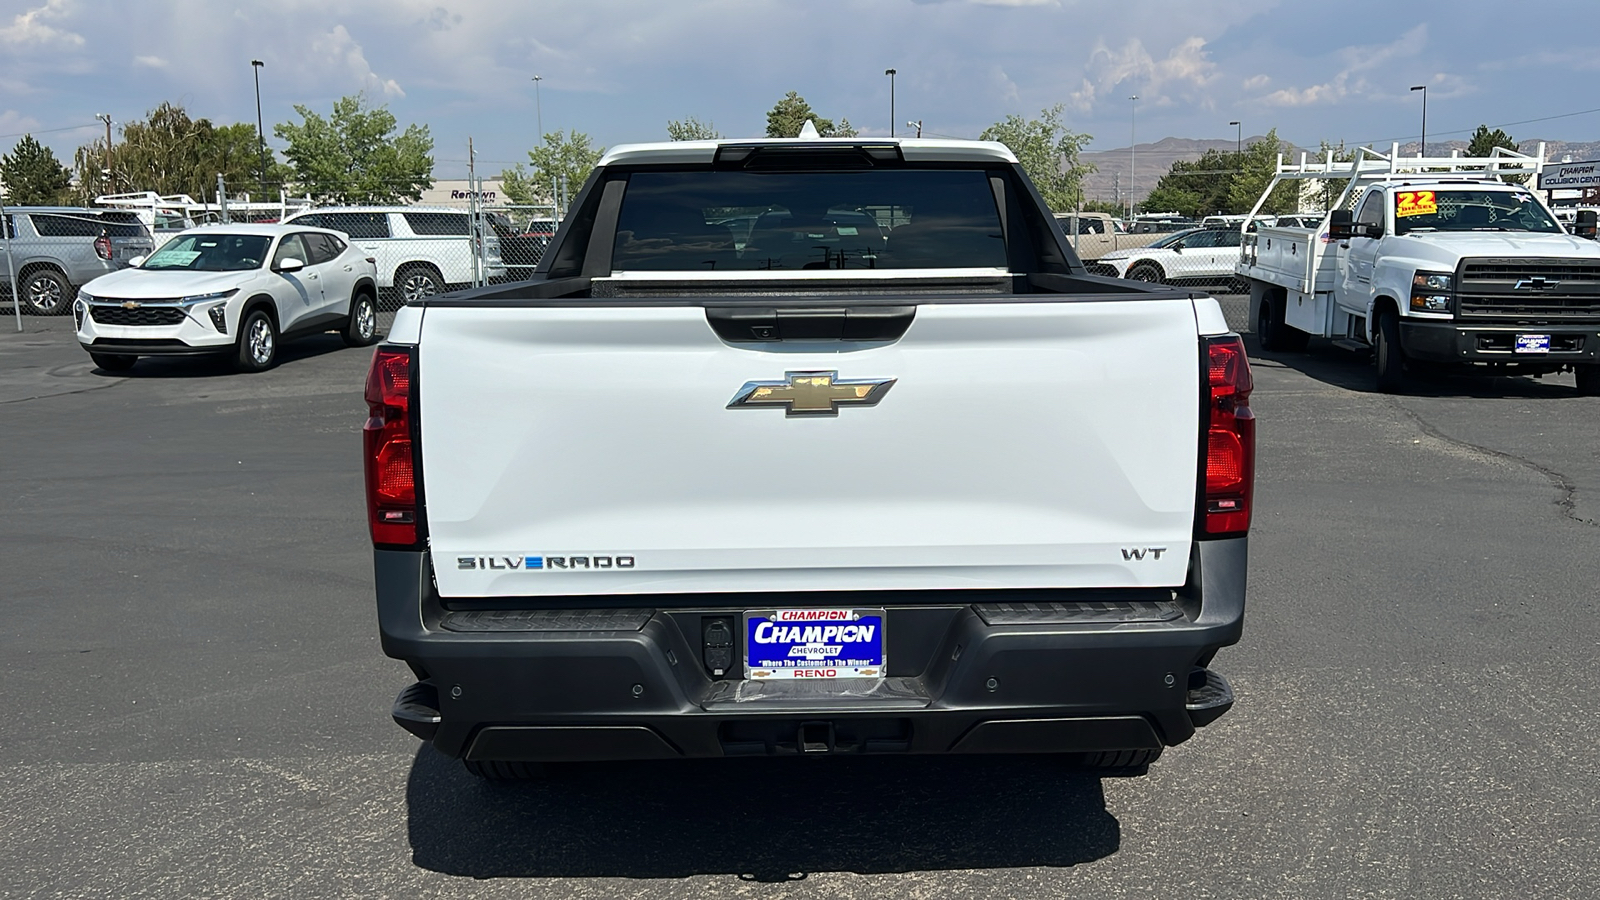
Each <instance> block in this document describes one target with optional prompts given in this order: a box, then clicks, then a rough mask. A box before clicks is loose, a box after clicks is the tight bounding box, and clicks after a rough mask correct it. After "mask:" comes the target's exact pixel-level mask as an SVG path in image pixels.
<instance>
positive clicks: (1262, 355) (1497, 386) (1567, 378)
mask: <svg viewBox="0 0 1600 900" xmlns="http://www.w3.org/2000/svg"><path fill="white" fill-rule="evenodd" d="M1245 349H1246V350H1247V351H1248V352H1249V354H1250V362H1251V364H1252V365H1254V366H1257V367H1270V366H1273V365H1278V366H1282V367H1284V368H1288V369H1293V370H1295V371H1297V372H1299V373H1301V374H1302V375H1305V376H1307V377H1309V378H1313V379H1315V380H1317V381H1320V382H1322V383H1323V384H1326V385H1330V386H1332V387H1337V388H1342V389H1344V390H1347V391H1352V392H1355V393H1360V394H1376V393H1378V387H1377V375H1376V373H1375V371H1374V370H1373V367H1372V361H1371V359H1370V358H1369V357H1366V356H1362V355H1360V354H1357V353H1354V352H1352V351H1348V350H1341V349H1339V348H1338V347H1334V346H1333V345H1332V344H1330V343H1328V342H1326V341H1316V340H1314V341H1312V342H1311V346H1310V347H1309V348H1308V349H1307V350H1306V351H1305V352H1302V353H1270V352H1267V351H1265V350H1262V349H1261V345H1260V344H1259V343H1258V342H1257V341H1256V337H1255V335H1253V334H1247V335H1245ZM1405 396H1411V397H1475V398H1512V397H1527V398H1531V399H1555V398H1559V397H1574V396H1576V390H1575V389H1574V388H1573V387H1572V375H1571V374H1564V375H1546V376H1545V377H1544V378H1543V379H1538V378H1533V377H1532V376H1527V375H1519V376H1485V375H1457V374H1452V373H1450V372H1448V371H1441V370H1430V369H1426V368H1424V369H1420V370H1419V371H1415V372H1413V373H1412V374H1411V378H1410V384H1409V385H1408V386H1407V389H1406V392H1405Z"/></svg>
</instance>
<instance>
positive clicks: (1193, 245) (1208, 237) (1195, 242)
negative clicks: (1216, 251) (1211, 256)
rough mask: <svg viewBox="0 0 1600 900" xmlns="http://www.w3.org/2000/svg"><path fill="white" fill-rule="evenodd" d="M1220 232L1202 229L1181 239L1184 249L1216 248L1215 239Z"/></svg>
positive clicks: (1212, 229)
mask: <svg viewBox="0 0 1600 900" xmlns="http://www.w3.org/2000/svg"><path fill="white" fill-rule="evenodd" d="M1221 234H1222V232H1221V231H1220V230H1218V229H1214V228H1203V229H1201V230H1199V231H1196V232H1195V233H1194V234H1191V235H1189V236H1188V237H1186V238H1184V239H1183V246H1184V247H1185V249H1191V250H1198V249H1200V248H1202V247H1215V246H1217V238H1218V236H1220V235H1221Z"/></svg>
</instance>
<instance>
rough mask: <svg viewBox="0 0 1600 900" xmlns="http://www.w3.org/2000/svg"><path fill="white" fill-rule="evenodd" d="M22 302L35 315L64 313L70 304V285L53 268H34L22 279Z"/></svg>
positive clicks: (63, 276)
mask: <svg viewBox="0 0 1600 900" xmlns="http://www.w3.org/2000/svg"><path fill="white" fill-rule="evenodd" d="M22 304H23V306H25V307H26V308H27V310H28V312H29V313H31V314H33V315H35V316H59V315H64V314H66V311H67V308H68V307H70V306H71V305H72V286H71V285H69V284H67V277H66V276H65V275H62V274H61V273H60V272H57V271H56V270H55V269H36V270H34V271H33V272H32V273H30V274H29V275H28V276H27V277H26V278H24V279H22Z"/></svg>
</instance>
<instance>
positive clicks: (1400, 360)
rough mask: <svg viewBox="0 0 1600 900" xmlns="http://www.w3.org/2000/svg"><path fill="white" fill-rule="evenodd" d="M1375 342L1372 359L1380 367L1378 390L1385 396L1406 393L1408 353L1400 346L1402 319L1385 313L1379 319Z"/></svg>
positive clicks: (1391, 313) (1390, 313)
mask: <svg viewBox="0 0 1600 900" xmlns="http://www.w3.org/2000/svg"><path fill="white" fill-rule="evenodd" d="M1375 337H1376V340H1375V341H1374V342H1373V347H1372V359H1373V362H1374V363H1376V364H1377V367H1378V390H1379V391H1381V392H1382V393H1385V394H1402V393H1405V390H1406V385H1407V383H1408V382H1409V379H1408V378H1407V377H1406V353H1405V349H1404V348H1402V347H1401V346H1400V318H1399V317H1398V316H1396V315H1395V314H1394V313H1393V312H1388V311H1385V312H1384V313H1382V314H1381V315H1379V317H1378V332H1377V334H1376V335H1375Z"/></svg>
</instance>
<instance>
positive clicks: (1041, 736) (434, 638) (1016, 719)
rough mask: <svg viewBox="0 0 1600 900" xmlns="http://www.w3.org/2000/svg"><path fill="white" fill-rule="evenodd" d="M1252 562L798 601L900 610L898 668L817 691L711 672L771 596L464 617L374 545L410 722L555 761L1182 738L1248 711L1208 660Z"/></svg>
mask: <svg viewBox="0 0 1600 900" xmlns="http://www.w3.org/2000/svg"><path fill="white" fill-rule="evenodd" d="M1246 558H1247V539H1245V538H1240V539H1236V540H1226V541H1210V542H1199V543H1197V544H1196V551H1195V553H1194V554H1193V563H1192V568H1191V577H1190V584H1189V585H1187V586H1185V588H1183V589H1181V590H1179V591H1177V592H1176V595H1172V594H1168V593H1166V592H1141V593H1137V594H1135V592H1122V593H1118V592H1098V593H1092V594H1091V593H1088V592H1070V591H1056V592H1039V591H1033V592H953V591H939V592H922V593H919V594H910V595H901V594H883V593H876V594H870V595H854V596H850V597H848V598H846V597H842V596H839V595H830V596H826V599H824V596H823V595H816V594H808V595H800V596H802V597H803V598H804V600H803V602H804V604H805V605H818V604H819V603H827V604H828V605H830V606H832V605H842V606H856V607H860V606H866V605H869V604H870V605H873V606H882V607H884V608H885V609H886V610H887V613H886V614H887V618H886V621H885V626H886V628H887V634H888V636H889V641H890V644H889V646H888V651H889V656H888V658H889V669H888V671H887V673H886V674H887V676H888V677H886V678H884V679H883V680H882V681H881V682H877V683H871V682H866V683H863V682H856V683H855V684H850V683H846V682H838V681H831V682H823V683H821V684H814V683H806V682H801V681H798V680H796V681H785V682H780V683H774V682H746V681H744V680H743V678H742V677H741V675H742V673H741V672H739V671H738V669H737V663H736V664H735V668H734V669H733V670H730V671H728V672H727V673H725V675H724V676H723V677H714V676H713V675H712V674H711V672H710V670H708V669H707V667H706V666H705V665H704V664H703V652H704V648H703V647H702V645H701V641H700V638H701V634H702V625H703V621H704V619H705V618H707V617H715V616H729V615H735V616H736V615H737V613H738V610H739V609H742V608H745V607H748V608H763V607H770V606H772V604H773V602H774V601H773V597H772V595H751V599H750V601H749V602H748V603H741V604H740V606H739V607H736V608H730V607H727V606H720V605H719V606H709V605H695V604H694V602H693V600H694V599H695V598H684V597H681V596H674V597H649V596H640V597H637V598H630V599H637V600H638V601H640V602H643V603H652V604H655V605H654V606H652V607H651V608H637V607H634V608H603V609H599V608H589V609H572V608H570V606H563V608H561V609H550V608H546V609H536V608H533V607H534V603H533V602H531V601H528V602H524V603H522V604H520V605H521V606H522V607H523V608H521V609H515V610H513V609H505V608H499V609H480V610H476V611H465V610H460V609H451V608H446V607H445V606H444V605H443V604H442V603H441V602H440V600H439V598H438V597H437V595H436V594H435V593H434V592H433V589H432V579H431V577H430V574H429V572H428V562H427V559H426V556H425V554H422V553H411V552H394V551H378V552H377V553H376V554H375V561H376V575H377V593H378V616H379V627H380V634H381V637H382V641H383V648H384V652H385V653H387V654H388V655H390V656H392V657H395V658H397V659H402V660H405V661H406V662H407V663H409V664H410V665H411V667H412V669H413V670H414V671H415V672H416V673H417V675H418V678H419V679H420V680H419V683H418V684H417V685H414V686H412V687H411V688H408V689H407V690H406V691H405V692H403V693H402V695H401V697H400V698H399V699H398V700H397V701H396V702H395V706H394V717H395V720H396V721H397V722H399V723H400V724H401V725H402V726H404V727H405V728H406V729H407V730H408V731H411V732H412V733H414V734H416V735H418V736H419V737H423V738H424V739H431V740H432V741H433V743H434V746H435V747H436V748H437V749H439V750H440V751H441V752H443V753H445V754H446V755H449V756H456V757H464V758H468V759H481V760H552V761H553V760H582V759H648V758H675V757H684V756H692V757H714V756H732V755H747V754H749V755H755V754H772V753H808V752H833V753H851V752H861V753H873V752H883V753H896V752H898V753H905V752H911V753H1003V752H1097V751H1104V750H1137V749H1154V748H1158V747H1161V746H1163V745H1170V744H1176V743H1179V742H1181V741H1184V740H1186V739H1188V738H1189V737H1191V736H1192V735H1193V734H1194V731H1195V728H1196V727H1198V726H1203V725H1205V724H1207V723H1208V722H1210V721H1212V720H1214V719H1215V718H1217V717H1218V716H1220V715H1221V714H1222V713H1223V712H1225V711H1226V710H1227V709H1228V708H1229V707H1230V706H1231V705H1232V702H1233V694H1232V690H1231V688H1230V687H1229V686H1228V684H1227V682H1226V681H1225V680H1224V679H1223V678H1222V677H1221V676H1220V675H1218V674H1217V673H1215V672H1211V671H1209V670H1208V669H1206V668H1205V666H1206V665H1207V664H1209V662H1210V660H1211V657H1212V655H1213V654H1214V653H1215V652H1216V650H1217V649H1218V648H1219V647H1223V646H1226V645H1229V644H1232V643H1235V642H1236V641H1237V640H1238V639H1239V635H1240V630H1241V627H1242V622H1243V615H1244V594H1245V563H1246ZM1153 593H1159V594H1161V595H1163V596H1164V599H1158V600H1151V599H1149V598H1150V597H1151V596H1152V594H1153ZM1024 595H1025V596H1024ZM792 596H794V595H791V597H792ZM1130 598H1131V599H1130ZM586 599H588V600H591V601H592V600H593V599H595V598H586ZM604 599H605V600H607V601H610V603H611V605H612V607H614V604H615V601H616V600H617V599H618V598H604ZM719 599H721V600H722V601H724V602H726V600H727V597H726V596H725V595H723V596H722V597H720V598H719ZM963 601H968V602H963ZM789 602H790V603H791V604H794V605H799V604H797V603H796V601H794V600H792V599H791V600H790V601H789ZM542 605H543V606H545V607H556V606H562V605H561V604H559V603H555V602H550V601H548V600H547V601H543V602H542ZM740 649H741V648H738V647H735V653H734V654H733V655H734V657H735V659H736V660H737V658H738V657H739V656H740V655H742V654H741V652H740Z"/></svg>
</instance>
